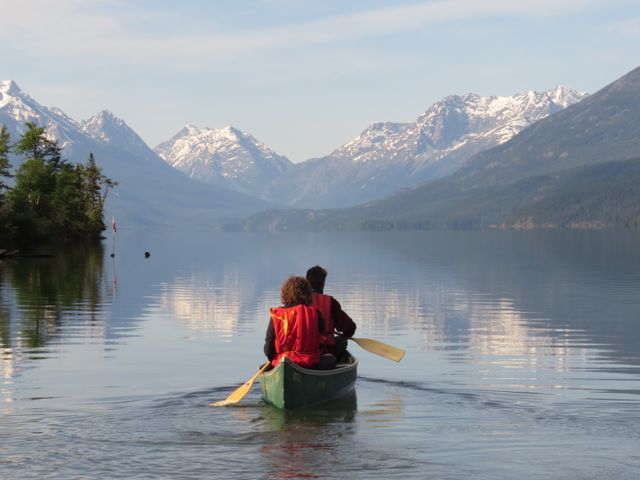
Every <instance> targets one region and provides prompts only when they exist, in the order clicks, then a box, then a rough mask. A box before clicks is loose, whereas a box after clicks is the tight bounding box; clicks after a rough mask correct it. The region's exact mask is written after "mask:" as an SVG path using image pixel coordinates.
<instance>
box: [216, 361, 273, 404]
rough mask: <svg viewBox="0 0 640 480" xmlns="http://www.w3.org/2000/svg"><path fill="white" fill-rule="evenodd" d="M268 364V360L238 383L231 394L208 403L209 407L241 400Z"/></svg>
mask: <svg viewBox="0 0 640 480" xmlns="http://www.w3.org/2000/svg"><path fill="white" fill-rule="evenodd" d="M269 365H270V363H269V362H267V363H265V364H264V365H263V366H262V367H261V368H260V370H258V372H257V373H256V374H255V375H254V376H253V377H251V378H250V379H249V380H247V381H246V382H244V383H243V384H242V385H240V386H239V387H238V388H236V389H235V390H234V391H233V392H232V393H231V395H229V396H228V397H227V398H225V399H224V400H220V401H219V402H213V403H210V404H209V406H210V407H224V406H225V405H232V404H234V403H238V402H239V401H240V400H242V399H243V398H244V397H245V396H246V395H247V393H249V390H251V387H252V386H253V383H254V382H255V381H256V379H257V378H258V377H259V376H260V375H262V374H263V373H264V372H265V371H266V370H267V369H268V368H269Z"/></svg>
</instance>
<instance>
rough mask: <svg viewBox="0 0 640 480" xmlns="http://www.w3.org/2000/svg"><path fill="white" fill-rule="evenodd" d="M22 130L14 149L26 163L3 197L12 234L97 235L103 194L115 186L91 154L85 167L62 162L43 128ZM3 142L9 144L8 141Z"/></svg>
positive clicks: (31, 126)
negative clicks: (12, 185)
mask: <svg viewBox="0 0 640 480" xmlns="http://www.w3.org/2000/svg"><path fill="white" fill-rule="evenodd" d="M26 127H27V130H26V132H25V133H24V134H23V135H22V136H21V137H20V139H19V140H18V141H17V142H16V144H15V145H14V146H13V151H14V152H15V153H16V154H18V155H23V156H24V157H25V161H24V162H23V163H22V165H20V166H19V167H18V169H17V171H16V174H15V186H14V187H13V188H12V189H10V190H9V191H8V193H7V195H6V209H5V210H7V212H5V213H6V214H7V215H8V220H9V222H8V224H9V225H10V227H9V228H10V229H11V231H12V232H13V233H16V234H18V235H19V236H23V237H25V236H26V237H41V236H51V235H56V236H62V237H84V238H96V237H98V236H100V233H101V232H102V231H103V230H104V229H105V224H104V217H103V207H104V202H105V200H106V197H107V192H108V190H109V189H110V188H113V187H115V185H116V183H115V182H114V181H112V180H111V179H110V178H108V177H106V176H105V175H103V174H102V170H101V169H100V168H99V167H98V166H97V165H96V161H95V157H94V156H93V154H90V155H89V160H88V162H87V165H82V164H78V165H72V164H70V163H68V162H67V161H66V160H64V159H63V158H62V153H61V152H62V149H61V148H60V147H59V146H58V142H57V141H56V140H51V139H50V138H48V137H47V135H46V132H45V129H44V128H43V127H38V125H37V124H35V123H31V122H29V123H27V124H26ZM1 138H2V136H0V175H2V170H1V167H2V163H1V159H2V155H1V152H2V140H1ZM5 143H6V144H7V145H8V137H7V140H6V141H5ZM2 223H3V224H5V225H6V224H7V222H2Z"/></svg>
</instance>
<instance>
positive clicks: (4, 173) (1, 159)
mask: <svg viewBox="0 0 640 480" xmlns="http://www.w3.org/2000/svg"><path fill="white" fill-rule="evenodd" d="M10 150H11V146H10V145H9V132H8V131H7V127H5V126H4V125H3V126H2V128H0V201H2V196H3V194H4V191H5V190H6V189H7V188H8V186H7V184H6V183H4V180H3V179H4V178H10V177H11V176H12V175H11V173H10V172H9V169H10V168H11V164H10V163H9V151H10Z"/></svg>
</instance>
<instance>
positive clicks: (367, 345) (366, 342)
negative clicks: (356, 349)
mask: <svg viewBox="0 0 640 480" xmlns="http://www.w3.org/2000/svg"><path fill="white" fill-rule="evenodd" d="M349 340H353V341H354V342H356V343H357V344H358V345H360V347H362V348H364V349H365V350H368V351H370V352H371V353H375V354H376V355H380V356H381V357H384V358H388V359H389V360H393V361H394V362H399V361H400V360H402V357H404V353H405V352H404V350H402V349H401V348H398V347H393V346H391V345H387V344H386V343H382V342H380V341H378V340H373V339H372V338H353V337H351V338H350V339H349Z"/></svg>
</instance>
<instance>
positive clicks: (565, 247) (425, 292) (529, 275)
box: [367, 231, 640, 368]
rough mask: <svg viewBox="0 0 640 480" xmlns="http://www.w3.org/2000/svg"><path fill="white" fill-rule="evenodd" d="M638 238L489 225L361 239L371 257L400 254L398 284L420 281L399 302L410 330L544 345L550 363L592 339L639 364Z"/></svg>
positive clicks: (622, 360) (499, 349)
mask: <svg viewBox="0 0 640 480" xmlns="http://www.w3.org/2000/svg"><path fill="white" fill-rule="evenodd" d="M385 237H386V238H385ZM390 237H392V238H390ZM639 237H640V236H639V235H638V234H636V233H633V232H572V231H555V232H504V231H496V232H492V231H489V232H426V233H422V234H402V233H398V234H389V235H388V236H387V235H385V234H383V235H380V234H374V235H371V236H369V237H368V240H367V241H368V242H370V244H371V247H372V248H375V249H376V250H378V249H380V253H379V258H380V257H382V256H384V255H383V254H382V252H383V251H384V252H386V255H389V254H391V255H394V256H398V257H399V258H400V259H402V261H404V262H405V263H406V269H405V268H403V273H404V276H405V277H408V280H406V283H407V284H410V283H412V282H413V283H414V285H420V284H422V288H421V287H417V288H416V289H415V297H414V299H413V300H411V301H405V303H406V304H407V305H411V308H410V309H407V312H408V313H411V312H414V313H416V316H413V317H408V318H407V319H406V322H407V323H409V324H410V325H412V327H410V328H413V329H415V331H416V333H417V334H419V333H418V332H425V331H426V335H428V336H429V337H431V339H432V340H436V341H439V340H441V339H443V341H444V342H445V343H447V344H458V345H465V344H468V345H469V347H470V348H472V349H474V350H475V351H476V352H478V353H494V354H500V353H517V352H518V350H520V351H522V352H526V351H528V350H527V349H528V348H529V347H533V348H552V351H553V355H555V356H556V357H557V363H558V366H561V365H562V364H563V362H566V358H564V357H566V356H567V355H570V354H571V355H573V356H574V357H582V356H583V355H584V354H585V352H586V351H587V350H589V349H592V348H598V349H599V350H600V351H601V352H602V354H603V355H605V356H606V357H608V358H611V359H614V360H615V362H616V363H617V364H619V365H622V364H627V365H634V366H638V365H640V357H639V356H638V351H637V341H638V338H640V324H638V322H637V321H636V319H637V316H638V311H639V303H638V299H637V292H638V291H639V287H640V269H639V268H638V267H640V250H638V248H637V245H638V241H639V240H640V238H639ZM447 297H449V298H447ZM404 321H405V319H397V321H396V322H391V325H390V326H391V327H393V326H394V325H396V324H397V325H399V324H400V323H402V322H404ZM582 347H586V349H583V348H582ZM547 353H549V352H547ZM606 368H609V367H606Z"/></svg>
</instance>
